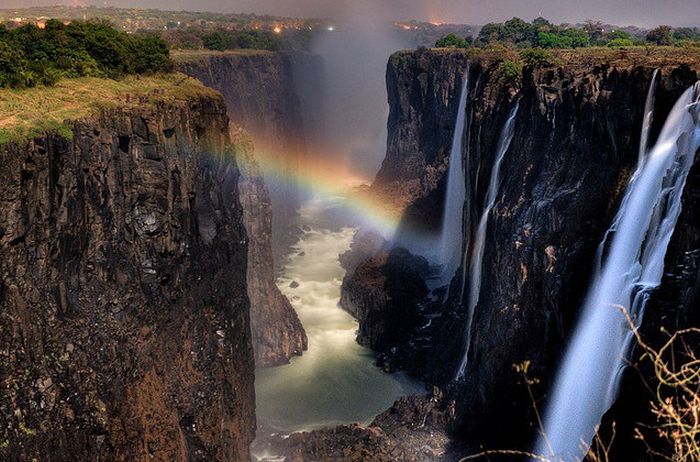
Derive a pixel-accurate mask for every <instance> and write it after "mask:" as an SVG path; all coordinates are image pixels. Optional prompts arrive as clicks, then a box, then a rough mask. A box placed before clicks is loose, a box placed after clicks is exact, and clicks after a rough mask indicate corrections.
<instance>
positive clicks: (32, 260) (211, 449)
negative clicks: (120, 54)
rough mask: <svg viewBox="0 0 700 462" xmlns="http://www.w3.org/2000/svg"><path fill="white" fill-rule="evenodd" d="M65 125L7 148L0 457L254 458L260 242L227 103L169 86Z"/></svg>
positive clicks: (0, 247) (1, 249) (0, 242)
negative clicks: (253, 294)
mask: <svg viewBox="0 0 700 462" xmlns="http://www.w3.org/2000/svg"><path fill="white" fill-rule="evenodd" d="M182 82H184V80H182ZM173 94H175V95H177V96H172V95H173ZM67 124H68V129H69V130H70V131H69V132H67V133H66V132H65V131H64V132H60V133H57V132H54V131H47V132H46V133H45V134H43V135H41V136H36V137H34V138H32V139H28V140H26V141H15V142H10V143H6V144H4V145H3V146H2V147H1V148H0V153H1V154H0V155H1V156H2V159H3V165H4V167H3V168H2V169H1V170H2V171H1V172H0V175H1V176H2V186H1V188H0V189H1V191H0V196H1V197H2V201H3V207H2V211H0V229H1V230H2V232H1V235H2V237H1V238H0V254H1V255H2V284H1V286H0V287H1V289H0V306H1V307H2V309H1V310H0V323H1V324H2V326H3V328H2V330H1V331H0V358H1V361H2V364H3V367H2V371H1V372H0V383H2V399H1V400H0V413H1V414H2V422H3V425H2V429H0V441H2V444H1V445H0V458H2V459H3V460H8V461H22V460H54V461H59V460H65V461H69V460H124V461H126V460H144V459H153V460H202V461H203V460H208V461H210V460H222V461H223V460H248V459H249V454H248V447H249V445H250V443H251V441H252V439H253V437H254V433H255V409H254V389H253V367H254V365H253V353H252V342H251V335H250V325H249V301H248V296H247V293H246V278H245V275H246V261H247V258H246V255H247V237H246V232H245V228H244V225H243V219H242V215H243V211H242V208H241V202H240V198H239V192H238V182H239V179H240V170H239V168H238V166H237V164H236V154H235V152H236V147H235V146H234V145H233V143H232V141H231V138H230V137H229V131H228V124H229V120H228V117H227V115H226V107H225V105H224V101H223V99H222V98H221V97H220V96H219V95H217V94H216V93H214V92H213V91H211V90H208V89H206V88H204V87H201V86H194V89H193V88H192V85H191V84H187V85H186V86H182V87H180V88H178V86H177V85H175V86H171V84H164V88H163V89H162V90H159V91H156V92H153V93H151V94H144V95H140V96H139V95H135V96H128V97H127V99H126V100H122V101H120V104H119V105H118V106H105V107H104V108H102V109H98V110H97V111H96V112H93V113H92V114H90V115H86V116H81V117H78V118H75V119H72V120H68V121H67Z"/></svg>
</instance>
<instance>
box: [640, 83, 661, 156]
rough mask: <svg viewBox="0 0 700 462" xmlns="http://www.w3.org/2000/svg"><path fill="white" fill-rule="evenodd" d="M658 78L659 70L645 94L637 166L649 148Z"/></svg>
mask: <svg viewBox="0 0 700 462" xmlns="http://www.w3.org/2000/svg"><path fill="white" fill-rule="evenodd" d="M658 77H659V70H658V69H655V70H654V74H653V75H652V76H651V84H650V85H649V91H648V92H647V100H646V103H644V121H643V122H642V138H641V140H640V141H639V159H638V161H637V162H638V164H639V163H641V162H642V160H643V159H644V157H645V156H646V154H647V149H648V148H649V130H650V129H651V124H652V122H653V121H654V117H653V116H654V101H655V98H654V95H655V94H656V93H655V92H656V80H657V79H658Z"/></svg>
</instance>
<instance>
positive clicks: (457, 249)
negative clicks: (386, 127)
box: [436, 66, 469, 284]
mask: <svg viewBox="0 0 700 462" xmlns="http://www.w3.org/2000/svg"><path fill="white" fill-rule="evenodd" d="M468 94H469V66H467V70H466V71H465V73H464V77H463V78H462V91H461V93H460V96H459V106H458V107H457V119H456V121H455V129H454V133H453V134H452V150H451V151H450V163H449V166H448V170H447V191H446V193H445V210H444V214H443V218H442V228H441V230H440V236H439V240H438V243H437V246H436V249H437V252H438V254H437V256H436V260H437V263H438V264H439V265H440V266H441V268H440V273H441V276H440V282H441V284H445V283H447V284H449V282H450V280H451V279H452V277H453V276H454V274H455V271H457V268H458V267H459V263H460V255H461V253H462V252H461V250H462V238H463V236H464V233H463V229H462V228H463V210H464V198H465V194H466V190H465V180H464V176H465V172H464V162H463V157H462V147H463V144H464V143H463V140H464V127H465V125H466V118H467V117H466V113H467V111H466V105H467V95H468Z"/></svg>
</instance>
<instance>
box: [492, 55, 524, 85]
mask: <svg viewBox="0 0 700 462" xmlns="http://www.w3.org/2000/svg"><path fill="white" fill-rule="evenodd" d="M496 75H497V77H498V81H499V82H500V83H501V84H503V85H508V86H510V87H513V88H519V87H520V84H521V80H522V65H521V64H520V63H517V62H515V61H513V60H510V59H506V60H504V61H502V62H501V63H500V64H499V65H498V69H497V70H496Z"/></svg>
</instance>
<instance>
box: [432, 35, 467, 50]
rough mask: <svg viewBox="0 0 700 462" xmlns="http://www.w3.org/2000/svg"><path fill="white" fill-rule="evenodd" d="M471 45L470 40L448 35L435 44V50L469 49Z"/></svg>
mask: <svg viewBox="0 0 700 462" xmlns="http://www.w3.org/2000/svg"><path fill="white" fill-rule="evenodd" d="M471 45H472V38H471V37H465V38H461V37H458V36H456V35H455V34H448V35H446V36H444V37H442V38H440V39H438V41H437V42H435V47H436V48H469V47H470V46H471Z"/></svg>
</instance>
